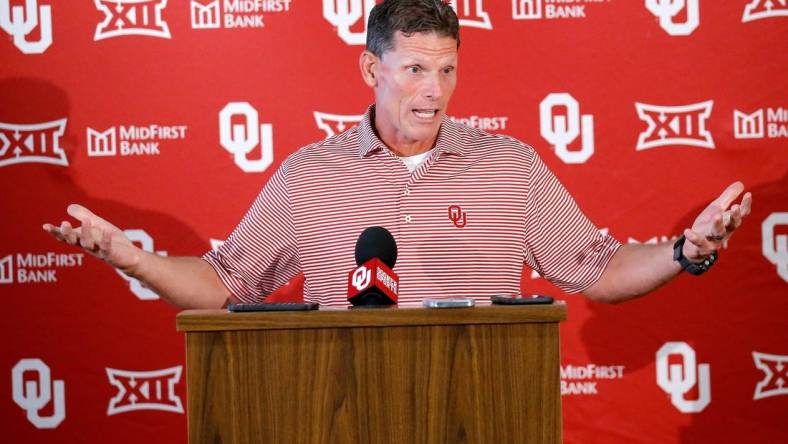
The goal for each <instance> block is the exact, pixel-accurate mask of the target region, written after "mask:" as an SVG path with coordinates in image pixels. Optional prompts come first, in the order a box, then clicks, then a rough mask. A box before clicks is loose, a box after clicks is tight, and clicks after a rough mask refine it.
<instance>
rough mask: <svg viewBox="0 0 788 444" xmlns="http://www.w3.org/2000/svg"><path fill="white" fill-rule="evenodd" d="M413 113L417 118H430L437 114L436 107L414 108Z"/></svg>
mask: <svg viewBox="0 0 788 444" xmlns="http://www.w3.org/2000/svg"><path fill="white" fill-rule="evenodd" d="M413 114H415V115H416V117H418V118H419V119H432V118H434V117H435V116H436V115H438V110H437V109H434V108H433V109H414V110H413Z"/></svg>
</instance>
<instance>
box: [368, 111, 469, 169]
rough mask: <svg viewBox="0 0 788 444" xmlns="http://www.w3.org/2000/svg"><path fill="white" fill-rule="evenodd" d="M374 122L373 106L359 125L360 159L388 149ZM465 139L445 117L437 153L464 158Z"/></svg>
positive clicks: (437, 142) (436, 147)
mask: <svg viewBox="0 0 788 444" xmlns="http://www.w3.org/2000/svg"><path fill="white" fill-rule="evenodd" d="M374 120H375V105H374V104H373V105H370V106H369V108H367V112H366V113H364V118H363V119H361V122H359V124H358V139H359V147H358V154H359V157H366V156H367V155H368V154H370V153H372V152H374V151H377V150H383V149H388V147H387V146H386V144H385V143H383V141H381V140H380V138H379V137H378V135H377V134H376V133H375V130H374V123H373V122H374ZM465 139H466V135H465V133H464V132H463V131H461V128H460V126H459V125H458V124H456V123H454V122H453V121H452V120H451V119H450V118H448V117H446V116H443V120H442V121H441V127H440V130H439V131H438V140H437V141H436V142H435V151H437V153H438V155H441V154H444V153H446V154H456V155H458V156H462V155H464V154H465V145H466V142H467V141H466V140H465Z"/></svg>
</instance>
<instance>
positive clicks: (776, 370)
mask: <svg viewBox="0 0 788 444" xmlns="http://www.w3.org/2000/svg"><path fill="white" fill-rule="evenodd" d="M752 359H753V360H754V361H755V367H757V368H758V369H759V370H761V371H762V372H763V373H764V377H763V379H762V380H761V381H760V382H758V385H756V386H755V393H754V394H753V395H752V399H753V400H758V399H763V398H768V397H770V396H778V395H788V356H786V355H770V354H768V353H761V352H757V351H754V352H752Z"/></svg>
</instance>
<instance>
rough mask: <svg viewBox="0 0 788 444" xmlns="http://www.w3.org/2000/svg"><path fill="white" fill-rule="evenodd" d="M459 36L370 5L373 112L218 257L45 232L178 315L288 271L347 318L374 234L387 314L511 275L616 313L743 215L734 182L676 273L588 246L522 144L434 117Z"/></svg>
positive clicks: (646, 254) (258, 212)
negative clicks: (386, 286)
mask: <svg viewBox="0 0 788 444" xmlns="http://www.w3.org/2000/svg"><path fill="white" fill-rule="evenodd" d="M458 29H459V28H458V22H457V17H456V15H455V14H454V12H453V10H452V9H451V7H450V6H448V5H447V4H445V3H444V2H441V1H439V0H387V1H385V2H383V3H381V4H379V5H377V6H376V7H375V8H374V9H373V11H372V12H371V14H370V18H369V26H368V37H367V49H366V50H365V51H364V52H363V53H362V55H361V58H360V64H359V65H360V69H361V74H362V77H363V79H364V81H365V82H366V83H367V85H369V86H370V87H371V88H372V89H373V91H374V95H375V104H374V105H373V106H371V107H370V108H369V110H368V111H367V114H366V115H365V117H364V120H363V121H362V122H361V123H360V124H359V125H358V126H357V127H354V128H351V129H350V130H348V131H346V132H344V133H342V134H340V135H337V136H335V137H332V138H330V139H328V140H326V141H323V142H320V143H316V144H314V145H310V146H307V147H305V148H303V149H301V150H299V151H298V152H297V153H295V154H294V155H292V156H290V157H289V158H288V159H287V160H285V162H284V163H283V164H282V165H281V166H280V168H279V169H278V170H277V171H276V172H275V173H274V175H273V176H272V177H271V179H270V181H269V183H268V184H267V185H266V186H265V188H264V189H263V190H262V192H261V193H260V195H259V196H258V198H257V199H256V201H255V202H254V204H253V205H252V207H251V208H250V210H249V212H248V213H247V215H246V216H245V217H244V218H243V220H242V221H241V222H240V224H239V225H238V226H237V227H236V228H235V230H234V231H233V233H232V234H231V235H230V237H229V238H228V240H227V241H226V242H225V244H224V245H223V246H222V248H220V249H219V250H218V252H210V253H208V254H206V255H205V256H204V257H203V258H189V257H161V256H158V255H155V254H152V253H147V252H144V251H142V250H140V249H139V248H137V247H135V246H134V245H133V244H132V243H131V242H130V241H129V240H128V239H127V238H126V237H125V236H124V235H123V233H122V231H121V230H119V229H118V228H117V227H115V226H114V225H112V224H110V223H109V222H107V221H105V220H103V219H101V218H100V217H98V216H96V215H94V214H93V213H91V212H90V211H89V210H87V209H85V208H84V207H81V206H78V205H71V206H69V208H68V213H69V214H70V215H71V216H73V217H75V218H76V219H77V220H79V222H80V223H81V226H80V227H78V228H72V226H71V225H70V223H69V222H65V221H64V222H63V223H61V225H60V226H59V227H55V226H53V225H50V224H46V225H44V230H46V231H48V232H50V233H51V234H52V235H53V236H55V237H56V238H58V239H60V240H63V241H65V242H67V243H69V244H72V245H76V244H79V245H80V246H81V247H82V248H84V249H86V250H87V251H89V252H90V253H92V254H94V255H96V256H97V257H99V258H101V259H103V260H105V261H106V262H108V263H109V264H110V265H112V266H114V267H116V268H118V269H120V270H121V271H123V272H124V273H126V274H127V275H129V276H131V277H134V278H137V279H139V280H140V281H142V282H143V283H145V284H146V285H147V286H148V287H150V288H152V289H153V290H154V291H156V292H157V293H158V294H159V295H161V296H162V297H163V298H165V299H167V300H168V301H170V302H172V303H174V304H176V305H178V306H181V307H206V308H207V307H221V306H222V305H224V304H226V303H227V302H237V301H245V302H252V301H257V300H259V299H260V298H263V297H265V295H267V294H269V293H270V292H272V291H273V290H275V289H276V288H277V287H278V286H280V285H282V284H284V283H285V282H287V280H288V279H290V278H291V277H293V276H294V275H296V274H298V273H299V272H303V273H304V275H305V277H306V282H305V294H304V297H305V299H306V300H308V301H315V302H320V303H321V304H325V305H346V304H347V301H346V300H344V294H345V285H346V282H347V281H346V273H347V272H348V271H349V270H351V269H352V268H353V267H354V266H355V263H354V257H353V244H354V243H355V241H356V238H357V237H358V235H359V233H361V231H362V230H363V229H364V228H367V227H369V226H375V225H380V226H384V227H386V228H387V229H388V230H389V231H391V232H392V233H393V235H394V237H395V239H396V240H397V243H398V247H399V260H398V263H397V268H396V271H397V272H398V274H399V276H400V302H401V303H409V302H414V303H416V302H419V301H420V300H421V299H422V298H425V297H442V296H443V297H445V296H470V297H479V298H485V299H486V298H487V297H489V296H491V295H493V294H517V293H518V291H519V282H520V273H521V270H522V265H523V263H526V264H528V265H529V266H530V267H532V268H534V269H535V270H537V271H538V272H539V273H540V274H542V275H543V276H544V277H546V278H547V279H550V280H551V281H552V282H553V283H555V284H556V285H558V286H559V287H560V288H562V289H564V290H566V291H569V292H583V293H584V294H585V295H587V296H588V297H590V298H592V299H594V300H598V301H604V302H620V301H624V300H627V299H629V298H633V297H635V296H637V295H641V294H644V293H646V292H648V291H651V290H653V289H654V288H656V287H658V286H660V285H662V284H663V283H665V282H667V281H668V280H669V279H671V278H672V277H673V276H675V275H676V274H678V273H679V272H680V271H681V270H682V269H683V268H687V269H690V270H693V271H694V270H695V269H696V268H698V269H699V270H700V271H702V270H703V269H704V268H706V267H707V266H708V265H706V264H709V263H711V262H713V255H714V253H715V252H716V250H718V249H719V248H720V247H721V246H723V245H725V244H726V242H727V240H728V238H729V237H730V236H731V234H732V233H733V231H734V230H736V228H737V227H738V226H739V225H740V224H741V221H742V218H744V217H745V216H746V215H747V214H748V213H749V212H750V204H751V196H750V194H749V193H747V194H745V195H744V197H743V198H742V200H741V203H740V204H734V201H735V199H736V198H737V197H738V196H739V195H740V194H741V193H742V191H743V185H742V184H741V183H739V182H737V183H734V184H732V185H731V186H729V187H728V188H727V189H726V190H725V191H723V193H722V195H720V197H719V198H717V199H716V200H715V201H714V202H712V203H711V204H710V205H709V206H708V207H707V208H706V209H705V210H704V211H703V212H702V213H701V214H700V215H699V216H698V218H697V219H696V220H695V222H694V224H693V225H692V227H691V228H689V229H687V230H685V231H684V236H685V238H686V241H684V243H683V244H681V243H679V244H678V245H677V247H676V251H677V253H675V254H678V256H680V257H679V259H680V260H681V263H679V262H678V261H676V260H674V246H673V245H672V244H670V243H665V244H661V245H621V244H619V243H618V242H617V241H616V240H615V239H613V238H612V237H609V236H603V235H601V234H600V233H599V231H598V230H597V229H596V227H595V226H594V225H593V224H592V223H591V222H590V221H589V220H588V219H587V218H586V217H585V215H583V213H582V212H581V211H580V210H579V208H578V207H577V205H576V204H575V203H574V201H573V200H572V198H571V197H570V196H569V194H568V193H567V192H566V190H565V189H564V188H563V186H562V185H561V184H560V183H559V182H558V180H557V179H556V178H555V177H554V176H553V174H552V173H551V172H550V171H549V170H548V169H547V168H546V167H545V165H544V164H543V163H542V161H541V160H540V159H539V156H538V155H537V154H536V152H535V151H534V150H533V149H532V148H531V147H529V146H527V145H524V144H522V143H521V142H519V141H517V140H514V139H511V138H508V137H505V136H498V135H490V134H486V133H484V132H481V131H478V130H475V129H471V128H468V127H466V126H463V125H460V124H456V123H453V122H452V121H451V120H449V119H447V118H446V109H447V107H448V104H449V100H450V98H451V95H452V93H453V91H454V88H455V85H456V70H457V65H458V61H457V60H458V54H457V50H458V47H459V43H460V42H459V31H458ZM704 262H705V264H704ZM682 264H683V265H682Z"/></svg>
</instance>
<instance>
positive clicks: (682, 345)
mask: <svg viewBox="0 0 788 444" xmlns="http://www.w3.org/2000/svg"><path fill="white" fill-rule="evenodd" d="M671 355H680V356H681V357H682V359H683V363H682V364H668V359H669V357H670V356H671ZM696 384H697V386H698V399H697V400H695V401H689V400H686V399H684V395H685V394H686V393H687V392H688V391H690V390H691V389H692V388H693V387H695V385H696ZM657 385H659V387H660V388H661V389H662V390H664V391H665V393H667V394H669V395H670V402H672V403H673V405H674V406H676V408H677V409H678V410H679V411H680V412H682V413H698V412H700V411H702V410H703V409H705V408H706V406H707V405H709V403H710V402H711V389H710V386H711V378H710V375H709V364H698V365H696V358H695V350H693V349H692V347H690V346H689V345H688V344H687V343H686V342H667V343H665V345H663V346H662V347H661V348H660V349H659V350H658V351H657Z"/></svg>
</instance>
